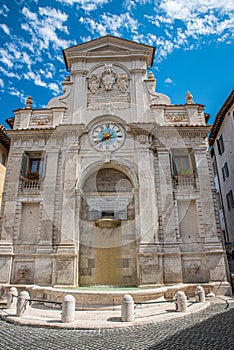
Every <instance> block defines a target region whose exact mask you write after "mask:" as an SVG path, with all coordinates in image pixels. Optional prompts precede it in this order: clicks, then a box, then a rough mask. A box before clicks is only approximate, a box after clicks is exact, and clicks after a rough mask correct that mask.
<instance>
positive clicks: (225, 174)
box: [222, 163, 229, 181]
mask: <svg viewBox="0 0 234 350" xmlns="http://www.w3.org/2000/svg"><path fill="white" fill-rule="evenodd" d="M222 174H223V181H225V180H226V179H227V178H228V176H229V170H228V165H227V163H225V164H224V166H223V168H222Z"/></svg>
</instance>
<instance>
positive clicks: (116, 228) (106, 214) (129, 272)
mask: <svg viewBox="0 0 234 350" xmlns="http://www.w3.org/2000/svg"><path fill="white" fill-rule="evenodd" d="M93 170H94V171H92V172H91V173H90V172H89V173H87V174H86V175H87V176H86V177H85V180H84V181H83V184H82V191H81V192H82V198H81V209H80V218H81V220H80V254H79V270H80V271H79V284H80V285H86V286H87V285H118V286H127V285H136V284H137V268H136V233H135V232H136V230H135V212H136V209H135V198H134V193H135V192H134V185H133V181H132V179H131V178H130V177H129V176H128V175H127V174H126V169H124V168H123V167H122V168H121V166H120V165H117V164H113V163H106V164H103V165H101V166H100V167H98V168H96V167H95V168H94V169H93Z"/></svg>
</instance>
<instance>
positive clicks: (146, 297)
mask: <svg viewBox="0 0 234 350" xmlns="http://www.w3.org/2000/svg"><path fill="white" fill-rule="evenodd" d="M199 285H202V287H203V288H204V289H205V292H206V294H208V293H210V292H213V293H215V294H217V295H230V285H229V283H228V282H223V284H222V285H221V286H220V283H218V282H212V283H204V284H199ZM197 286H198V284H176V285H172V286H161V287H155V286H152V287H148V288H146V287H138V288H123V289H121V288H118V290H115V288H110V290H99V289H98V287H97V289H95V290H94V289H93V288H90V289H88V288H87V290H84V289H82V288H76V289H75V288H65V287H64V288H53V287H42V286H37V285H3V288H4V295H7V291H8V290H9V288H10V287H16V288H17V289H18V291H19V292H20V291H22V290H27V291H28V292H29V294H30V297H31V298H32V299H39V300H45V302H46V301H57V302H62V301H63V299H64V297H65V296H66V295H68V294H69V295H73V296H74V298H75V299H76V308H77V309H81V310H92V309H97V308H98V309H103V308H111V309H116V308H118V307H120V306H121V303H122V298H123V296H124V295H125V294H130V295H131V296H132V298H133V300H134V302H135V303H141V302H146V301H153V300H157V299H158V300H169V299H174V296H175V294H176V292H178V291H179V290H181V291H183V292H185V294H186V295H187V297H189V296H194V295H195V289H196V287H197ZM52 306H53V304H52V305H51V307H52Z"/></svg>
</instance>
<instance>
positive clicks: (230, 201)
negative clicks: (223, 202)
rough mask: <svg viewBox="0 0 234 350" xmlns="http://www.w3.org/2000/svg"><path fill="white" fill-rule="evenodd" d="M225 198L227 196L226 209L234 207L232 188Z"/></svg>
mask: <svg viewBox="0 0 234 350" xmlns="http://www.w3.org/2000/svg"><path fill="white" fill-rule="evenodd" d="M226 198H227V206H228V210H231V209H232V208H234V199H233V193H232V190H231V191H229V192H228V193H227V194H226Z"/></svg>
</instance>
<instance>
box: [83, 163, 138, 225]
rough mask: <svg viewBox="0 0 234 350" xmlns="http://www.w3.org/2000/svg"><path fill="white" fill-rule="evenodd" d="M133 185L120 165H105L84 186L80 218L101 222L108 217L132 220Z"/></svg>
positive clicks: (88, 178) (87, 179)
mask: <svg viewBox="0 0 234 350" xmlns="http://www.w3.org/2000/svg"><path fill="white" fill-rule="evenodd" d="M133 189H134V186H133V183H132V181H131V180H130V178H129V176H128V175H127V174H126V172H125V171H123V168H120V167H119V166H116V165H115V167H113V164H108V163H107V164H104V165H103V166H101V167H99V168H98V169H95V171H94V172H92V173H91V174H89V176H87V177H86V180H85V181H84V183H83V186H82V193H83V195H82V206H81V218H82V219H83V220H88V221H92V220H99V219H101V218H103V217H106V216H109V217H113V218H114V219H118V220H133V219H134V217H135V214H134V191H133Z"/></svg>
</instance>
